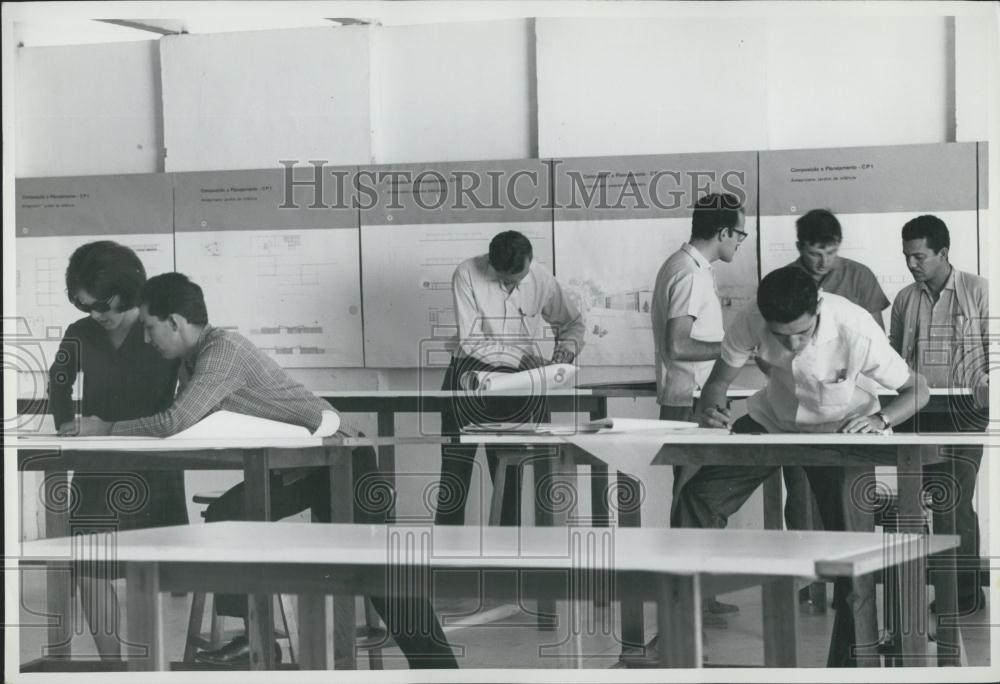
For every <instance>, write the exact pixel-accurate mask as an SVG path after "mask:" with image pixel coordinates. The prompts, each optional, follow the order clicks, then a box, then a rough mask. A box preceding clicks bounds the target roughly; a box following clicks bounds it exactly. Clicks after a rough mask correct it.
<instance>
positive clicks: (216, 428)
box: [167, 411, 339, 439]
mask: <svg viewBox="0 0 1000 684" xmlns="http://www.w3.org/2000/svg"><path fill="white" fill-rule="evenodd" d="M338 423H339V421H338ZM334 432H336V430H334ZM308 436H309V430H308V429H306V428H304V427H302V426H300V425H292V424H290V423H281V422H279V421H276V420H268V419H266V418H257V417H256V416H247V415H244V414H242V413H233V412H232V411H216V412H215V413H212V414H209V415H207V416H205V417H204V418H202V419H201V420H200V421H198V422H197V423H195V424H194V425H192V426H191V427H189V428H188V429H187V430H182V431H181V432H178V433H177V434H176V435H172V436H170V437H168V438H167V439H227V438H228V439H233V438H241V439H246V438H250V439H271V438H276V437H308Z"/></svg>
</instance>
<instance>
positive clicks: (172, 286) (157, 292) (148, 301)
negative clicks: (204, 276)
mask: <svg viewBox="0 0 1000 684" xmlns="http://www.w3.org/2000/svg"><path fill="white" fill-rule="evenodd" d="M142 303H143V304H145V305H146V308H147V309H149V313H150V314H151V315H153V316H156V317H157V318H159V319H164V318H166V317H167V316H169V315H170V314H180V315H181V316H183V317H184V318H185V319H186V320H187V322H188V323H191V324H192V325H205V324H206V323H208V311H207V310H206V309H205V296H204V295H203V294H202V292H201V288H200V287H198V285H197V284H195V283H193V282H191V279H190V278H188V277H187V276H186V275H184V274H183V273H163V274H161V275H158V276H155V277H153V278H150V279H149V280H147V281H146V286H145V287H144V288H142Z"/></svg>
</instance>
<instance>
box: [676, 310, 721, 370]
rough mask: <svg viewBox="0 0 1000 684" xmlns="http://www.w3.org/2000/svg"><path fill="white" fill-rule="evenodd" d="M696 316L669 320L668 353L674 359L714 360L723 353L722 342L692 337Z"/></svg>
mask: <svg viewBox="0 0 1000 684" xmlns="http://www.w3.org/2000/svg"><path fill="white" fill-rule="evenodd" d="M693 327H694V316H677V317H676V318H671V319H670V320H668V321H667V354H669V355H670V358H671V359H673V360H674V361H714V360H715V359H717V358H719V355H720V354H722V343H721V342H702V341H701V340H696V339H693V338H692V337H691V329H692V328H693Z"/></svg>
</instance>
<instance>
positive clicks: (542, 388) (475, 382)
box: [462, 363, 576, 394]
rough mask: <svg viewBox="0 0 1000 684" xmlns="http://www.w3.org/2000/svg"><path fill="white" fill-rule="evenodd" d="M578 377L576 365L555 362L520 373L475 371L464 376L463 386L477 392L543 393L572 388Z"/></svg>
mask: <svg viewBox="0 0 1000 684" xmlns="http://www.w3.org/2000/svg"><path fill="white" fill-rule="evenodd" d="M575 379H576V366H574V365H572V364H569V363H555V364H552V365H549V366H542V367H541V368H532V369H531V370H526V371H521V372H520V373H498V372H495V371H473V372H470V373H466V374H465V375H464V376H463V378H462V387H463V388H464V389H467V390H474V391H477V392H522V391H523V392H530V393H531V394H543V393H545V392H547V391H549V390H557V389H570V388H572V387H573V386H574V382H573V381H574V380H575Z"/></svg>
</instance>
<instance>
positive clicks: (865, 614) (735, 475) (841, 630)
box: [676, 416, 878, 667]
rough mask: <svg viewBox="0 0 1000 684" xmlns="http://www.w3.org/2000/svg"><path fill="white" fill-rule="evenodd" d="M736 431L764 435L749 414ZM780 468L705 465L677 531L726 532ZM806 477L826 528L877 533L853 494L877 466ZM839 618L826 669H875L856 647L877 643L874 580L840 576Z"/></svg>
mask: <svg viewBox="0 0 1000 684" xmlns="http://www.w3.org/2000/svg"><path fill="white" fill-rule="evenodd" d="M733 432H735V433H744V434H746V433H753V432H756V433H765V432H767V430H766V429H765V428H764V427H763V426H762V425H760V424H759V423H757V422H756V421H755V420H753V419H752V418H751V417H750V416H743V417H742V418H740V419H739V420H737V421H736V422H735V423H734V424H733ZM777 469H778V466H746V467H731V466H702V467H701V468H700V469H699V470H698V472H697V473H696V474H695V475H694V477H692V478H691V479H690V480H689V481H688V483H687V484H686V485H685V486H684V488H683V489H682V490H681V492H680V502H679V504H678V506H677V509H676V514H677V515H676V517H677V520H678V522H679V523H680V524H679V525H677V526H678V527H701V528H711V527H715V528H722V527H725V526H726V522H727V521H728V519H729V516H730V515H732V514H733V513H735V512H736V511H738V510H739V509H740V507H741V506H742V505H743V503H744V502H745V501H746V500H747V499H748V498H749V497H750V495H751V494H753V492H754V490H755V489H757V487H759V486H760V485H761V484H762V483H763V482H764V480H766V479H767V478H768V477H770V476H771V475H772V474H773V473H774V472H775V471H776V470H777ZM804 470H805V473H806V477H807V478H808V480H809V485H810V487H811V488H812V491H813V494H814V495H815V496H816V502H817V504H818V506H819V512H820V515H821V517H822V521H823V528H824V529H827V530H847V531H873V530H874V529H875V521H874V516H873V514H872V511H871V510H866V509H864V508H863V507H860V506H858V505H857V504H856V503H855V502H854V501H853V500H852V497H851V492H852V491H853V490H854V488H855V487H856V486H858V485H855V483H856V482H857V481H858V480H859V479H864V478H873V477H874V470H875V469H874V467H873V466H861V467H855V466H852V467H847V468H844V467H825V466H824V467H819V466H814V467H808V468H805V469H804ZM833 607H834V608H835V609H836V617H835V619H834V624H833V635H832V637H831V638H830V650H829V653H828V655H827V667H856V666H874V665H877V664H878V659H877V658H874V657H872V658H860V657H858V656H857V655H855V654H854V653H853V651H854V648H855V646H857V647H864V648H866V649H867V650H869V651H871V650H873V649H874V646H875V645H876V644H877V642H878V621H877V618H876V611H875V578H874V577H873V576H872V575H864V576H862V577H857V578H854V579H851V578H843V577H842V578H838V579H837V580H836V582H835V583H834V591H833Z"/></svg>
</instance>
